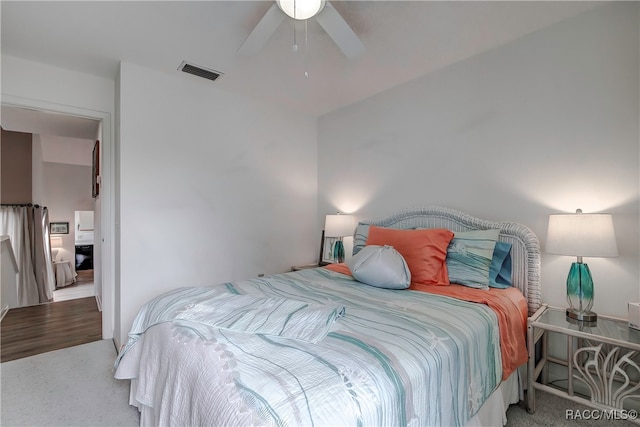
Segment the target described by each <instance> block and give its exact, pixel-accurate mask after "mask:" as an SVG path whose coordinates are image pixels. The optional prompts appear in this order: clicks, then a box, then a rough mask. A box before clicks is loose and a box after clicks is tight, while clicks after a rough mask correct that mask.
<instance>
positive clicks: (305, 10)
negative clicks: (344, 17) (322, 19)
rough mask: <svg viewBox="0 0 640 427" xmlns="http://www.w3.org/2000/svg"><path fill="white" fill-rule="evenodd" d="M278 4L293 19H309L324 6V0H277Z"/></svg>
mask: <svg viewBox="0 0 640 427" xmlns="http://www.w3.org/2000/svg"><path fill="white" fill-rule="evenodd" d="M276 3H278V6H279V7H280V9H282V11H283V12H284V13H286V14H287V15H288V16H290V17H291V18H293V19H300V20H304V19H309V18H311V17H313V16H316V15H317V14H318V13H320V11H321V10H322V8H324V4H325V0H277V1H276Z"/></svg>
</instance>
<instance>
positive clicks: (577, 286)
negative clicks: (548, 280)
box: [567, 262, 598, 322]
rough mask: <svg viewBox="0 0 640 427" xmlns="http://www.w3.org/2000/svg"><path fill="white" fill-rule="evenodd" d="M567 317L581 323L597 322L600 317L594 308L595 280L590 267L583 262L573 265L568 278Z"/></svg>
mask: <svg viewBox="0 0 640 427" xmlns="http://www.w3.org/2000/svg"><path fill="white" fill-rule="evenodd" d="M567 301H568V302H569V308H568V309H567V317H568V318H570V319H573V320H577V321H580V322H595V321H596V320H597V319H598V315H597V314H596V313H594V312H592V311H591V307H592V306H593V279H592V278H591V271H589V266H588V265H587V264H584V263H582V262H574V263H573V264H571V269H570V270H569V276H568V277H567Z"/></svg>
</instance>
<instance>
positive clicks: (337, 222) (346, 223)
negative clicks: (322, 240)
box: [324, 214, 353, 262]
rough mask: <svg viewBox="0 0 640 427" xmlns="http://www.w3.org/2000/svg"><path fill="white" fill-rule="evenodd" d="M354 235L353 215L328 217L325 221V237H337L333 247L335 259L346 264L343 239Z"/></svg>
mask: <svg viewBox="0 0 640 427" xmlns="http://www.w3.org/2000/svg"><path fill="white" fill-rule="evenodd" d="M351 234H353V217H352V216H351V215H344V214H336V215H327V216H326V218H325V221H324V236H325V237H337V238H338V239H337V240H336V242H335V244H334V245H333V259H334V260H336V261H338V262H344V244H343V243H342V238H343V237H345V236H351Z"/></svg>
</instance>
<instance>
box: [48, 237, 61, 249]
mask: <svg viewBox="0 0 640 427" xmlns="http://www.w3.org/2000/svg"><path fill="white" fill-rule="evenodd" d="M50 239H51V247H52V248H61V247H62V237H60V236H51V238H50Z"/></svg>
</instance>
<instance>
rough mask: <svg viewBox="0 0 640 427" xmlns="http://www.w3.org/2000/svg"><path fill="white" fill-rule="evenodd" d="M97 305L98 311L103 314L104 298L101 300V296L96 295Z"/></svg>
mask: <svg viewBox="0 0 640 427" xmlns="http://www.w3.org/2000/svg"><path fill="white" fill-rule="evenodd" d="M96 304H98V311H100V312H102V298H100V295H96Z"/></svg>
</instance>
